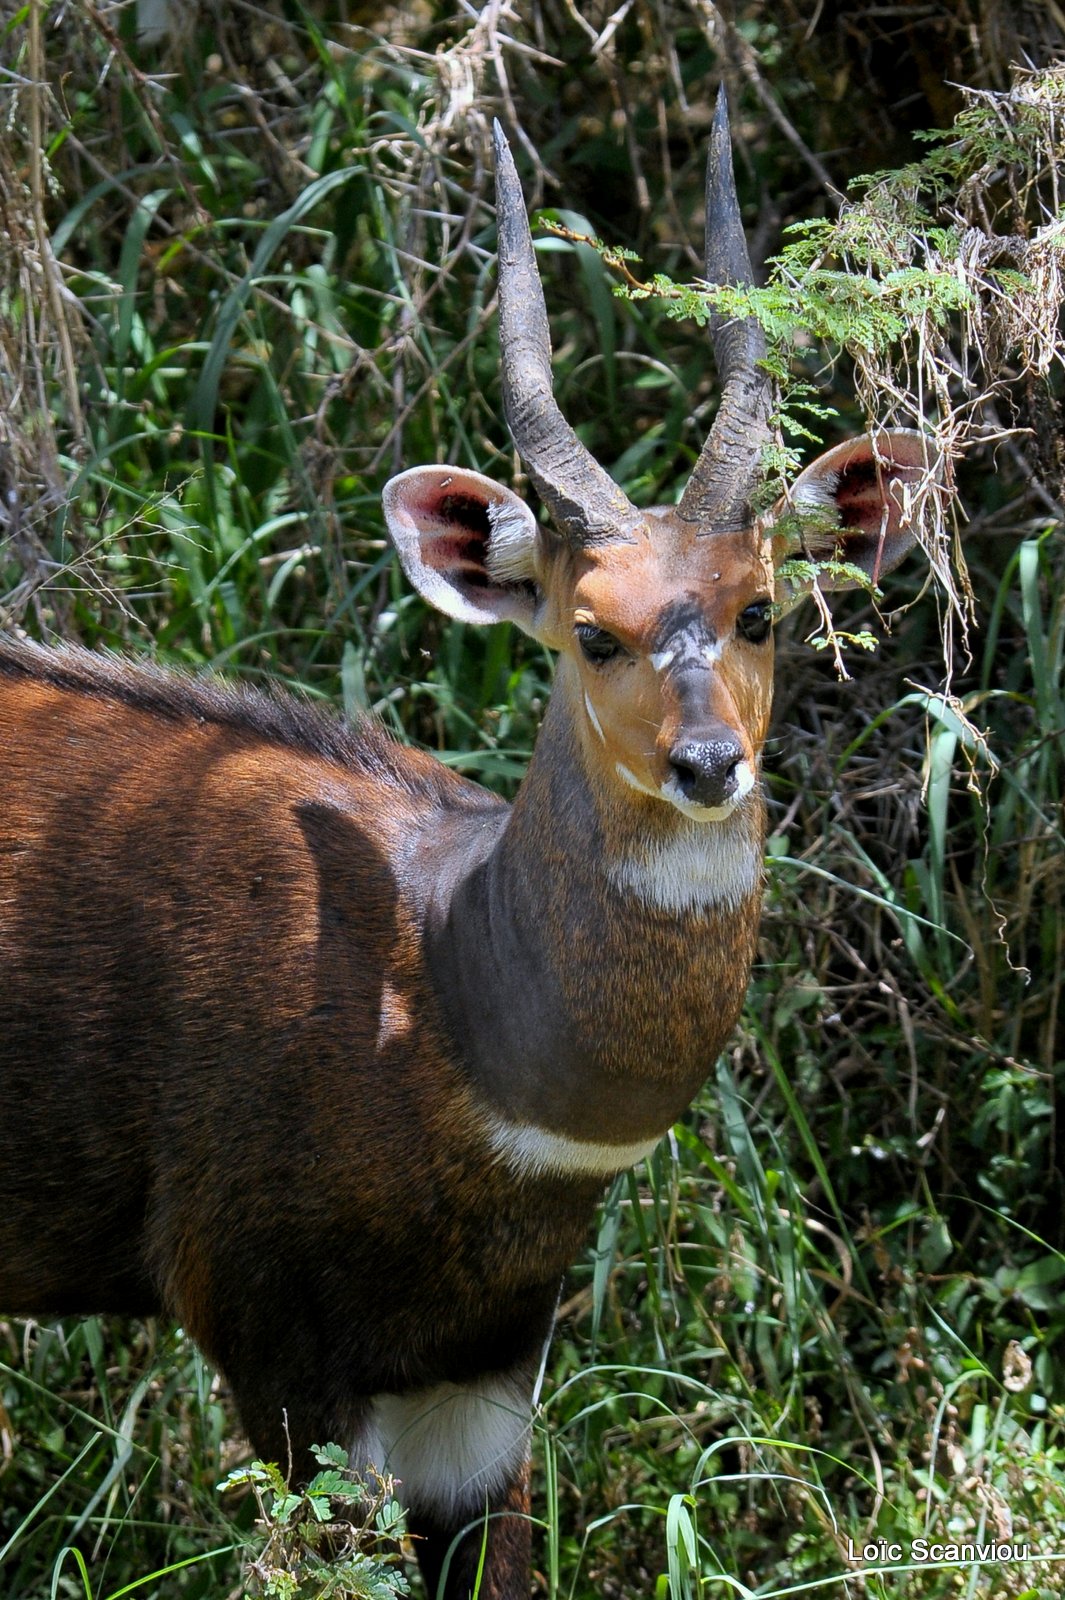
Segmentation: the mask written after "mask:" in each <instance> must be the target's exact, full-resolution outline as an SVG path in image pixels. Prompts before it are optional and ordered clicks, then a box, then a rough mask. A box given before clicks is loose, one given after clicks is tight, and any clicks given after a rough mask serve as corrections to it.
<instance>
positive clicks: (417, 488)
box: [383, 467, 539, 633]
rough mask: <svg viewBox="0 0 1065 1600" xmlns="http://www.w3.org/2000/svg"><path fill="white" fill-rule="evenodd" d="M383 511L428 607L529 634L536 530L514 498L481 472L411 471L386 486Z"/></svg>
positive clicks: (534, 599) (533, 611)
mask: <svg viewBox="0 0 1065 1600" xmlns="http://www.w3.org/2000/svg"><path fill="white" fill-rule="evenodd" d="M383 504H384V512H385V521H386V522H387V524H388V531H389V534H390V535H391V537H392V543H393V544H394V545H395V547H396V551H397V553H398V555H399V559H400V564H401V565H402V567H403V570H404V572H405V573H406V575H407V577H408V578H409V579H410V582H411V583H412V584H413V586H414V588H415V589H417V591H418V593H419V594H420V595H421V596H422V598H423V599H425V600H428V602H429V604H430V605H433V606H435V607H436V608H437V610H438V611H443V612H445V613H446V614H447V615H448V616H449V617H457V618H458V620H459V621H460V622H481V623H484V622H516V623H517V624H518V626H519V627H521V628H524V629H525V631H526V632H528V633H532V632H534V629H535V617H536V610H537V605H538V602H539V595H538V590H537V583H538V568H537V556H538V552H539V530H538V528H537V525H536V519H535V518H534V516H533V514H532V512H531V511H530V510H529V508H528V506H527V505H526V504H525V502H524V501H523V500H519V499H518V496H517V495H516V494H514V493H513V492H512V491H511V490H510V489H507V488H505V487H504V486H503V484H501V483H494V482H493V481H492V479H491V478H486V477H484V476H483V475H482V474H481V473H479V472H469V471H465V470H462V469H460V468H457V467H412V468H411V469H410V470H409V471H408V472H401V473H400V474H399V475H398V477H395V478H392V479H391V480H390V481H389V482H388V483H387V484H386V485H385V489H384V495H383Z"/></svg>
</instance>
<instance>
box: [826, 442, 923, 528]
mask: <svg viewBox="0 0 1065 1600" xmlns="http://www.w3.org/2000/svg"><path fill="white" fill-rule="evenodd" d="M921 471H922V468H921V467H920V466H912V465H910V464H908V463H906V462H900V461H894V460H890V459H889V460H885V461H880V462H877V461H876V460H875V459H874V457H873V456H872V455H868V456H860V457H859V458H858V459H857V460H855V461H853V462H850V463H848V464H847V465H846V466H844V467H843V468H842V470H841V471H840V474H839V478H838V480H837V483H836V488H835V493H834V496H833V498H834V499H835V502H836V505H837V506H838V507H839V515H840V526H841V527H843V528H865V529H866V530H867V531H868V532H870V533H875V532H877V531H878V529H879V527H880V523H881V519H882V517H883V514H884V505H885V500H886V502H887V524H888V526H889V527H890V526H891V524H892V523H893V521H894V520H895V518H897V516H898V510H899V501H898V499H897V498H896V497H895V495H893V494H892V484H893V483H898V482H903V483H907V482H910V481H912V480H913V479H915V478H918V477H919V476H920V474H921Z"/></svg>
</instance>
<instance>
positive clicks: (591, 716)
mask: <svg viewBox="0 0 1065 1600" xmlns="http://www.w3.org/2000/svg"><path fill="white" fill-rule="evenodd" d="M584 709H585V711H587V713H588V721H589V722H590V723H591V725H592V727H593V728H594V729H595V731H596V733H597V734H598V735H599V737H600V739H602V741H603V743H604V744H606V734H605V733H604V732H603V725H602V723H601V722H600V721H599V718H598V717H597V716H596V714H595V707H594V706H593V705H592V702H591V700H589V698H588V692H587V690H586V691H585V695H584Z"/></svg>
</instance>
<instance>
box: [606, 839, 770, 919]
mask: <svg viewBox="0 0 1065 1600" xmlns="http://www.w3.org/2000/svg"><path fill="white" fill-rule="evenodd" d="M607 876H608V877H609V879H610V881H611V883H612V884H613V885H614V887H615V888H616V889H620V890H622V891H623V892H625V893H627V894H635V895H638V896H639V898H640V899H641V900H643V901H644V902H645V903H646V904H648V905H652V906H655V907H656V908H658V909H660V910H663V911H672V912H693V911H701V910H706V909H709V908H711V907H714V906H722V907H724V908H726V909H734V908H735V907H737V906H739V905H740V904H741V903H742V902H743V901H744V900H746V899H747V898H748V896H749V895H752V894H754V893H755V891H756V890H757V889H758V888H759V887H760V885H761V882H762V853H761V850H760V849H759V848H758V846H757V845H755V844H754V842H753V841H752V840H751V838H750V836H749V834H748V833H747V831H746V828H745V827H744V826H743V823H742V819H740V818H737V819H736V820H735V822H733V823H732V824H731V825H730V824H729V823H728V822H727V821H726V822H723V823H718V824H717V825H716V826H715V825H714V824H713V823H709V824H708V823H705V822H703V823H699V822H694V821H693V822H691V823H689V824H687V825H686V826H684V827H682V828H681V829H680V831H678V833H677V834H676V835H675V837H673V838H672V839H668V840H664V841H661V842H659V843H656V844H651V845H649V846H648V848H647V850H646V852H645V853H644V854H643V855H642V856H638V857H637V856H629V857H625V858H624V859H622V860H620V861H613V862H611V863H610V864H609V865H608V867H607Z"/></svg>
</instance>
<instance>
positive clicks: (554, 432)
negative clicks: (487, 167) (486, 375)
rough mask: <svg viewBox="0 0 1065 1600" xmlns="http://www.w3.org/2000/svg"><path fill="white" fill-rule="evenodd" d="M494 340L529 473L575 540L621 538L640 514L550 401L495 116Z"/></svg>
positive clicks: (506, 154) (521, 220) (541, 309)
mask: <svg viewBox="0 0 1065 1600" xmlns="http://www.w3.org/2000/svg"><path fill="white" fill-rule="evenodd" d="M495 152H496V215H497V222H498V228H499V342H500V350H501V354H502V362H503V404H504V407H505V409H506V414H507V424H508V426H509V428H510V433H511V437H512V438H513V440H514V443H515V445H516V447H517V450H518V453H519V455H520V456H521V458H522V460H523V461H524V463H525V465H526V467H527V469H528V472H529V477H530V478H531V479H532V481H533V483H534V484H535V486H536V490H537V492H538V493H539V495H540V497H541V499H542V500H543V501H544V504H545V505H546V506H547V509H548V511H549V512H550V513H551V516H552V518H553V520H554V522H555V525H556V527H557V528H558V530H559V532H560V533H561V534H563V536H564V537H565V538H566V539H568V540H569V541H570V543H572V544H575V545H582V544H593V543H600V542H602V541H605V540H610V539H618V538H626V537H628V536H629V535H630V534H631V533H632V532H633V531H634V530H635V529H636V528H637V527H639V526H640V525H641V524H642V522H643V518H642V517H641V516H640V514H639V512H638V511H637V510H636V509H635V507H634V506H633V505H632V503H631V502H630V501H629V499H628V498H627V496H626V495H625V493H624V491H623V490H622V489H620V488H619V487H618V485H617V484H616V483H615V482H614V480H613V479H612V478H611V477H610V475H609V473H607V472H605V471H604V469H603V468H602V467H601V466H600V465H599V463H598V462H597V461H596V460H595V457H594V456H593V455H592V454H591V453H590V452H589V451H588V450H586V449H585V447H584V445H583V444H581V441H580V440H579V439H578V438H577V435H576V434H575V433H574V431H573V429H572V428H571V427H570V425H569V423H568V422H567V421H566V419H565V417H564V416H563V415H562V412H561V411H560V410H559V408H558V405H557V403H556V401H555V397H554V393H553V389H552V382H551V337H550V334H549V332H548V326H547V307H546V306H545V304H544V291H543V287H542V285H541V283H540V275H539V272H538V271H537V267H536V255H535V252H534V250H533V243H532V234H531V233H530V232H529V219H528V217H527V215H526V211H525V197H524V195H523V194H522V192H521V184H520V182H519V180H518V174H517V169H516V168H515V166H514V157H513V156H512V155H511V153H510V146H509V145H508V143H507V140H506V135H505V134H504V133H503V130H502V128H501V127H500V126H499V123H498V122H497V123H496V124H495Z"/></svg>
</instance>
